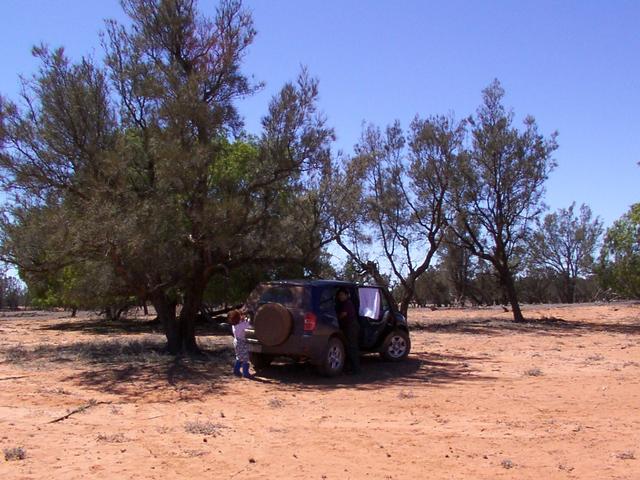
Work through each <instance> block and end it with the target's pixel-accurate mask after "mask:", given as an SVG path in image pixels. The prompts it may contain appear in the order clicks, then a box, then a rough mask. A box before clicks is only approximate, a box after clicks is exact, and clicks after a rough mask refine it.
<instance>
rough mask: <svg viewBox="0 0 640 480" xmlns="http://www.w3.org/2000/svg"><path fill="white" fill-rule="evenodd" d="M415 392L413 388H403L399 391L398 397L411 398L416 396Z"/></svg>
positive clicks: (402, 398)
mask: <svg viewBox="0 0 640 480" xmlns="http://www.w3.org/2000/svg"><path fill="white" fill-rule="evenodd" d="M415 397H416V396H415V394H414V393H413V392H412V391H411V390H402V391H400V393H398V398H399V399H400V400H407V399H409V398H415Z"/></svg>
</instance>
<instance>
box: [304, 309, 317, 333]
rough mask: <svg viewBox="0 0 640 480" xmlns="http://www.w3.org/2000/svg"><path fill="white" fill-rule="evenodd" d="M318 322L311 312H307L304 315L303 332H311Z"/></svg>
mask: <svg viewBox="0 0 640 480" xmlns="http://www.w3.org/2000/svg"><path fill="white" fill-rule="evenodd" d="M317 321H318V318H317V317H316V314H315V313H313V312H307V313H305V314H304V331H305V332H312V331H314V330H315V329H316V323H317Z"/></svg>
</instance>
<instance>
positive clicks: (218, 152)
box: [0, 0, 333, 354]
mask: <svg viewBox="0 0 640 480" xmlns="http://www.w3.org/2000/svg"><path fill="white" fill-rule="evenodd" d="M122 3H123V7H124V10H125V12H126V13H127V14H128V15H129V17H130V19H131V25H130V27H128V28H127V27H124V26H122V25H119V24H118V23H117V22H115V21H109V22H108V23H107V32H106V35H105V37H104V46H105V50H106V59H105V64H104V66H100V65H96V64H95V62H94V61H92V60H91V59H82V61H81V62H79V63H77V64H74V63H72V62H71V61H70V60H69V59H68V58H66V56H65V55H64V51H63V50H62V49H58V50H55V51H53V52H51V51H49V50H48V49H46V48H44V47H39V48H37V49H35V50H34V53H35V54H36V56H38V57H39V58H40V60H41V63H42V68H41V70H40V72H39V73H38V74H37V75H36V76H35V77H34V78H33V80H32V81H31V82H28V83H27V84H25V88H24V92H23V100H24V101H23V103H24V105H25V107H24V108H19V107H18V106H16V105H15V104H13V103H11V102H8V101H5V100H3V101H1V102H0V126H1V127H0V147H1V148H0V168H2V177H3V184H4V187H5V189H6V190H7V191H9V192H11V193H13V194H14V195H15V196H16V201H15V202H14V203H13V205H12V207H11V209H10V211H9V212H8V213H7V215H5V222H4V223H5V225H4V230H5V232H7V233H6V235H5V237H4V240H6V241H3V245H2V247H3V251H4V253H3V256H4V258H5V259H7V260H9V261H12V262H13V263H15V264H18V265H20V266H21V271H25V272H26V271H56V270H59V269H62V268H65V267H67V266H69V265H78V264H87V263H88V262H101V263H102V264H103V265H104V266H105V267H107V268H108V269H109V270H110V272H111V274H112V275H111V278H113V279H114V282H113V284H112V286H113V287H114V288H115V289H116V291H117V292H118V293H119V294H120V293H124V294H126V295H133V296H135V297H137V298H139V299H149V300H150V301H151V302H152V303H153V305H154V307H155V309H156V311H157V313H158V316H159V318H160V319H161V320H162V322H163V325H164V328H165V332H166V335H167V341H168V350H169V351H170V352H171V353H174V354H179V353H182V352H197V351H198V346H197V343H196V340H195V319H196V316H197V312H198V310H199V309H200V305H201V303H202V300H203V297H204V295H205V292H206V290H207V287H208V285H209V282H210V281H211V280H212V279H217V278H220V275H222V276H224V275H228V274H229V273H230V272H233V271H234V270H235V269H237V268H239V267H240V266H242V265H244V264H245V263H247V262H251V263H252V264H253V265H262V266H264V267H265V268H269V267H271V266H273V265H274V264H276V263H280V264H296V265H300V264H305V263H307V262H311V260H312V259H311V257H313V256H314V255H315V259H317V258H319V257H320V256H321V254H322V251H321V250H322V241H320V242H317V243H314V244H313V245H311V244H308V243H305V244H302V243H298V242H296V241H295V239H296V237H295V236H294V235H295V233H298V232H299V231H300V229H302V228H303V227H300V228H298V230H296V231H294V232H290V230H289V227H290V226H291V225H292V224H294V222H292V220H291V219H292V218H295V216H296V215H299V214H300V210H299V207H300V205H301V203H304V202H303V201H302V200H301V198H303V197H304V196H305V195H306V192H307V189H306V188H305V184H306V182H307V180H308V179H309V178H312V177H313V175H314V172H315V171H317V170H321V169H322V166H323V165H324V164H326V163H327V162H328V160H329V158H330V142H331V140H332V139H333V132H332V130H331V129H330V128H328V127H326V125H325V123H326V122H325V119H324V118H323V116H322V115H321V114H319V112H318V111H317V107H316V103H317V96H318V82H317V81H316V80H315V79H313V78H311V77H310V76H309V75H308V74H307V73H306V71H303V72H302V73H301V75H300V76H299V77H298V79H297V81H296V82H291V83H287V84H286V85H284V87H283V88H282V89H281V91H280V92H279V93H278V94H277V95H276V96H275V97H274V98H273V100H272V101H271V103H270V105H269V111H268V112H267V114H266V115H265V117H264V118H263V121H262V132H261V133H260V134H259V135H258V136H249V135H247V134H246V133H245V132H244V131H243V130H242V119H241V118H240V116H239V114H238V112H237V109H236V105H235V103H236V101H237V100H238V99H239V98H242V97H245V96H248V95H251V94H252V93H253V92H254V91H255V90H256V89H257V88H259V85H252V84H251V83H250V81H249V80H248V78H247V77H246V76H245V75H244V74H243V73H242V71H241V64H242V59H243V57H244V55H245V53H246V49H247V48H248V47H249V45H250V44H251V43H252V42H253V39H254V36H255V30H254V28H253V22H252V19H251V16H250V15H249V14H248V13H247V12H246V11H245V10H244V9H243V8H242V5H241V4H240V2H238V1H233V0H229V1H222V2H221V3H220V5H219V7H218V8H217V11H216V15H215V17H214V18H213V19H209V18H206V17H204V16H202V15H201V14H200V12H199V11H198V9H197V4H196V2H195V1H193V0H124V1H123V2H122ZM296 208H298V210H296ZM33 212H39V214H38V215H33V214H32V213H33ZM21 219H24V220H25V221H22V220H21ZM42 226H46V227H47V228H46V229H44V230H43V229H42V228H40V227H42ZM305 228H306V227H305ZM309 228H311V227H309ZM38 230H40V231H41V232H43V233H45V235H44V237H45V238H44V239H42V241H40V240H37V239H36V236H35V235H30V236H29V237H30V238H31V239H32V242H33V243H30V244H26V245H25V244H21V243H20V242H19V241H17V239H18V238H19V237H20V236H21V235H22V234H23V233H24V232H25V231H31V232H36V231H38ZM310 236H313V235H312V234H310ZM316 237H317V235H316ZM292 247H293V248H292ZM315 259H313V260H315ZM178 303H181V304H182V309H181V310H180V314H179V315H177V309H176V307H177V304H178Z"/></svg>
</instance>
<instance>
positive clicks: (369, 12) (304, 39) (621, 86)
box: [0, 0, 640, 226]
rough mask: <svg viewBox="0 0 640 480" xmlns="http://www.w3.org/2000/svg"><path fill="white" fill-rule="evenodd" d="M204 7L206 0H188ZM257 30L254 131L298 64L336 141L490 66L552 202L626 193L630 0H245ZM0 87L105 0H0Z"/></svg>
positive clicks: (74, 39) (632, 88)
mask: <svg viewBox="0 0 640 480" xmlns="http://www.w3.org/2000/svg"><path fill="white" fill-rule="evenodd" d="M200 4H201V7H202V9H203V10H204V11H205V12H213V11H214V6H215V3H214V2H213V1H208V0H201V1H200ZM245 5H246V6H247V7H248V8H249V9H251V10H252V11H253V14H254V19H255V24H256V27H257V30H258V36H257V37H256V41H255V44H254V45H253V46H252V47H251V50H250V53H249V55H248V57H247V61H246V72H247V73H249V74H253V75H254V76H255V78H256V79H258V80H262V81H265V82H266V88H265V89H264V91H262V92H261V93H259V94H258V95H256V96H255V97H253V98H252V99H250V100H246V101H244V102H243V103H242V105H241V108H242V112H243V113H244V115H245V116H246V124H247V129H248V130H249V131H253V132H257V130H258V128H259V120H260V116H261V115H262V114H264V112H265V111H266V107H267V103H268V101H269V98H270V97H271V95H272V94H273V93H274V92H275V91H277V90H278V89H279V88H280V86H281V85H282V84H283V82H285V81H287V80H291V79H293V78H295V76H296V74H297V72H298V71H299V69H300V66H301V65H306V66H308V68H309V70H310V71H311V73H312V74H313V75H314V76H317V77H318V78H319V79H320V91H321V108H322V109H323V111H324V112H325V114H326V115H327V117H328V119H329V122H330V124H331V125H332V126H334V128H335V129H336V133H337V135H338V141H337V143H336V148H340V149H343V150H345V151H350V150H351V148H352V146H353V144H354V143H355V142H356V141H357V139H358V137H359V134H360V130H361V125H362V122H363V121H370V122H373V123H376V124H379V125H385V124H387V123H390V122H392V121H393V120H394V119H399V120H400V121H401V122H402V123H403V125H405V126H406V125H407V124H408V123H409V121H410V120H411V118H412V117H413V116H414V115H415V114H416V113H418V114H420V115H422V116H427V115H431V114H439V113H449V112H453V113H454V114H455V115H456V116H457V117H458V118H461V117H464V116H466V115H468V114H470V113H472V112H474V111H475V109H476V107H477V106H478V104H479V103H480V91H481V90H482V89H483V88H484V87H485V86H487V85H488V84H489V83H490V82H491V81H492V80H493V79H494V78H498V79H499V80H500V81H501V82H502V84H503V86H504V87H505V89H506V92H507V96H506V103H507V105H508V106H510V107H512V108H513V109H514V111H515V113H516V116H517V118H519V119H521V118H522V117H523V116H524V115H526V114H532V115H533V116H534V117H536V119H537V120H538V124H539V126H540V129H541V131H542V132H543V133H545V134H549V133H551V132H552V131H554V130H558V131H559V134H560V136H559V144H560V148H559V150H558V151H557V153H556V159H557V161H558V163H559V167H558V168H557V169H556V171H554V172H553V173H552V176H551V178H550V180H549V182H548V185H547V192H548V193H547V203H548V204H549V205H550V207H551V208H552V209H556V208H559V207H566V206H568V205H569V204H570V203H571V202H572V201H574V200H575V201H576V202H578V203H582V202H584V203H587V204H589V205H590V206H591V207H592V209H593V210H594V213H595V214H597V215H600V216H601V217H602V218H603V219H604V221H605V225H607V226H608V225H610V224H611V223H612V222H613V221H614V220H615V219H617V218H618V217H620V216H621V215H622V214H623V213H624V212H625V211H627V209H628V208H629V206H630V205H631V204H632V203H634V202H638V201H640V188H639V187H638V186H639V185H640V166H638V164H637V163H638V161H640V1H636V0H633V1H622V0H613V1H603V0H598V1H584V0H582V1H577V0H573V1H569V0H563V1H542V0H537V1H508V0H503V1H472V0H469V1H447V2H443V1H438V2H435V1H433V2H432V1H421V0H413V1H409V0H405V1H390V0H389V1H381V0H369V1H365V0H360V1H350V0H324V1H320V2H319V1H306V0H295V1H294V0H248V1H246V2H245ZM0 9H1V10H0V58H2V69H1V70H0V93H2V94H3V95H6V96H9V97H15V95H16V93H17V91H18V74H20V73H22V74H27V75H28V74H30V73H32V72H33V71H34V70H35V68H36V64H35V62H34V61H33V59H32V58H31V57H30V53H29V52H30V48H31V46H32V45H33V44H36V43H39V42H45V43H47V44H49V45H50V46H52V47H55V46H60V45H62V46H65V47H66V49H67V52H68V53H69V55H70V56H71V57H72V58H79V57H80V56H81V55H83V54H87V53H93V54H94V55H95V56H97V57H99V56H100V55H101V49H100V45H99V40H98V31H99V30H101V29H102V28H103V19H105V18H120V19H122V13H121V11H120V8H119V5H118V2H117V1H116V0H99V1H98V0H95V1H88V0H1V1H0Z"/></svg>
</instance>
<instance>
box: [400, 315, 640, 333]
mask: <svg viewBox="0 0 640 480" xmlns="http://www.w3.org/2000/svg"><path fill="white" fill-rule="evenodd" d="M411 329H412V330H415V331H422V332H431V333H460V334H470V335H489V336H500V335H512V334H519V333H527V334H528V333H533V334H538V335H554V336H565V335H572V336H576V335H578V336H579V335H584V334H590V333H601V332H603V333H619V334H625V335H640V321H635V322H634V323H595V322H582V321H576V320H563V319H562V318H556V317H543V318H541V319H529V320H527V321H525V322H523V323H515V322H513V321H505V320H502V319H497V318H483V319H471V320H460V321H453V322H447V323H426V322H416V323H413V324H412V325H411Z"/></svg>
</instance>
